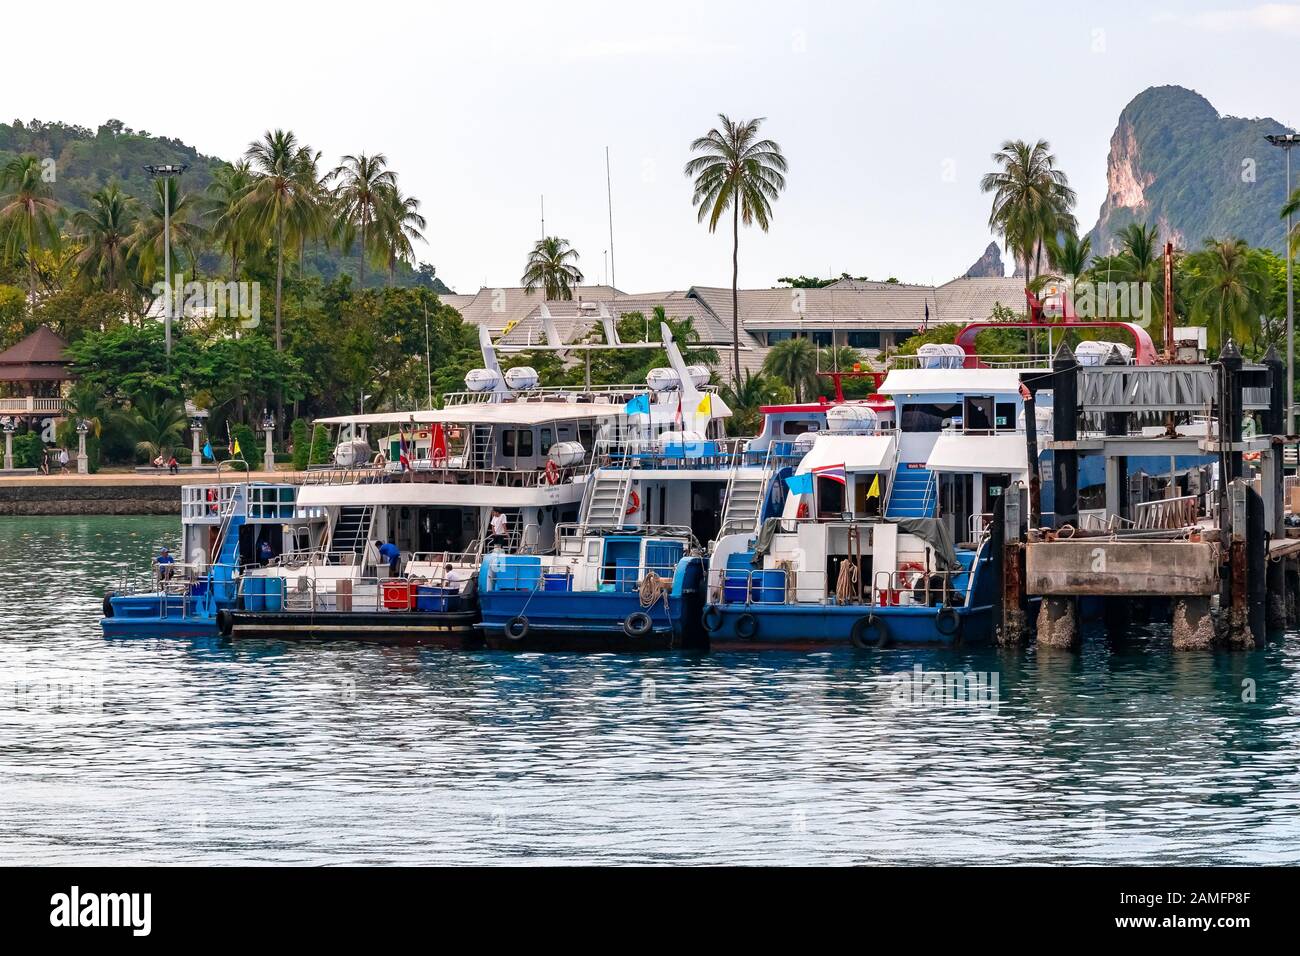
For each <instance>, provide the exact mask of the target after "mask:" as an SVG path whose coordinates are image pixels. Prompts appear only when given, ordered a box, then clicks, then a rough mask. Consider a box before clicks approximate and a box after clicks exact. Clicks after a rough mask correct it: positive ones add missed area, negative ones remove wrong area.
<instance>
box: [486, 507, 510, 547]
mask: <svg viewBox="0 0 1300 956" xmlns="http://www.w3.org/2000/svg"><path fill="white" fill-rule="evenodd" d="M488 528H490V529H491V531H492V537H491V539H490V540H489V541H488V544H489V545H491V546H492V547H494V548H504V547H505V545H506V516H505V515H503V514H502V513H501V512H500V511H498V510H497V509H496V508H493V509H492V517H491V519H490V520H489V521H488Z"/></svg>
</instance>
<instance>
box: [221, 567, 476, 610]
mask: <svg viewBox="0 0 1300 956" xmlns="http://www.w3.org/2000/svg"><path fill="white" fill-rule="evenodd" d="M470 580H472V576H470V577H467V578H466V579H465V580H464V581H451V580H449V579H448V578H446V577H445V576H444V577H438V576H433V577H386V576H381V575H366V576H363V577H348V578H318V577H315V576H312V575H306V574H304V575H301V576H299V577H298V578H296V579H295V578H289V577H280V576H274V577H259V576H244V577H241V578H240V579H239V585H238V590H237V594H238V597H239V600H240V606H241V607H243V608H244V609H245V610H254V611H256V610H265V611H267V612H269V613H275V612H277V611H280V610H283V611H292V612H302V611H306V612H322V611H338V612H343V613H349V612H351V613H366V614H370V613H391V612H394V611H411V610H413V609H416V610H418V609H422V608H420V603H421V601H422V599H425V600H429V601H431V604H432V606H430V607H428V608H425V609H427V610H433V611H445V610H447V606H448V604H449V602H450V601H451V599H453V598H455V597H458V596H460V595H461V594H463V593H464V591H465V588H466V586H467V585H468V582H469V581H470ZM271 581H274V582H282V583H278V584H277V585H276V590H274V591H271V592H268V591H267V590H265V588H266V586H267V582H271ZM254 582H257V583H256V584H254ZM421 589H428V590H427V591H422V590H421ZM267 601H269V602H270V604H269V606H266V607H262V606H261V605H262V603H263V602H267Z"/></svg>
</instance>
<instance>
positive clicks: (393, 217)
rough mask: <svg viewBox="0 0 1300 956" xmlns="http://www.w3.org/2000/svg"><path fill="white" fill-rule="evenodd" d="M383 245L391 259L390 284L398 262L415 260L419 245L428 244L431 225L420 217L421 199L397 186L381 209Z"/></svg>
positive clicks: (389, 259) (390, 191) (389, 268)
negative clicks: (416, 246) (425, 236)
mask: <svg viewBox="0 0 1300 956" xmlns="http://www.w3.org/2000/svg"><path fill="white" fill-rule="evenodd" d="M377 225H378V232H379V246H380V247H381V248H382V249H383V250H384V254H385V256H386V257H387V259H388V282H389V285H392V284H393V283H394V281H395V279H396V273H397V263H398V262H399V261H401V262H413V261H414V260H415V246H414V243H415V242H423V241H424V229H425V228H426V227H427V226H428V225H429V223H428V220H426V219H425V218H424V217H423V216H422V215H420V200H418V199H416V198H415V197H414V196H404V195H402V193H401V191H400V190H398V189H397V188H396V187H394V188H393V189H389V190H387V191H386V194H385V196H384V201H383V204H382V205H381V206H380V209H379V221H378V223H377Z"/></svg>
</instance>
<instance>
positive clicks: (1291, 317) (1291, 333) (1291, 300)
mask: <svg viewBox="0 0 1300 956" xmlns="http://www.w3.org/2000/svg"><path fill="white" fill-rule="evenodd" d="M1265 139H1267V140H1268V141H1269V142H1270V143H1272V144H1273V145H1274V146H1277V147H1279V148H1281V150H1282V152H1283V154H1284V155H1285V156H1286V193H1285V194H1284V195H1285V199H1284V201H1285V200H1289V199H1290V198H1291V150H1292V149H1293V148H1294V147H1295V145H1296V144H1297V143H1300V134H1296V133H1283V134H1272V135H1269V136H1266V137H1265ZM1282 241H1283V243H1284V244H1285V245H1286V433H1287V434H1288V435H1294V434H1295V296H1294V295H1293V294H1292V291H1291V214H1290V213H1287V217H1286V235H1285V236H1283V238H1282Z"/></svg>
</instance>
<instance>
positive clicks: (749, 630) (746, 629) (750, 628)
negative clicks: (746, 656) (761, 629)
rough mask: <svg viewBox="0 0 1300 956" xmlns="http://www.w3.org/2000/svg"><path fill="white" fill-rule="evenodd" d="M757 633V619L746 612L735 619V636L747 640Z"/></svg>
mask: <svg viewBox="0 0 1300 956" xmlns="http://www.w3.org/2000/svg"><path fill="white" fill-rule="evenodd" d="M757 633H758V618H756V617H754V615H752V614H750V613H749V612H748V611H746V612H745V613H744V614H742V615H740V617H738V618H736V636H737V637H739V638H742V639H743V640H749V639H750V638H751V637H753V636H754V635H755V634H757Z"/></svg>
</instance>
